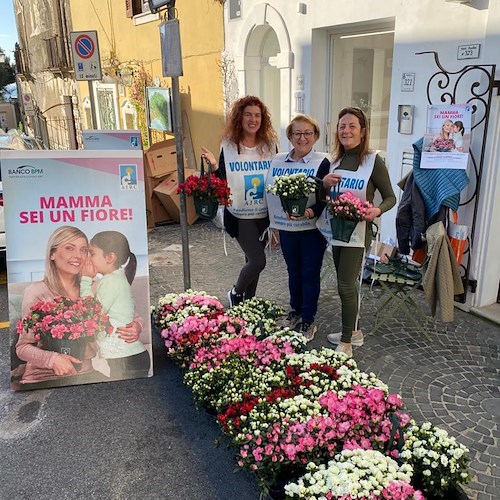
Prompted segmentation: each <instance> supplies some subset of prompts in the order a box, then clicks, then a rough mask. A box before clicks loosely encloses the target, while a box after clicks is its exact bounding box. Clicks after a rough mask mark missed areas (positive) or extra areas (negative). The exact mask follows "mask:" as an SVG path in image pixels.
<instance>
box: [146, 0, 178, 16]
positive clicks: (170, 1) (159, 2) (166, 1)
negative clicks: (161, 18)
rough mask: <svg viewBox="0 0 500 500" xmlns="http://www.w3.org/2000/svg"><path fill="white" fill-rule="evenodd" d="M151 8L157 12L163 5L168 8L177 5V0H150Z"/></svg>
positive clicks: (153, 11) (154, 12)
mask: <svg viewBox="0 0 500 500" xmlns="http://www.w3.org/2000/svg"><path fill="white" fill-rule="evenodd" d="M148 3H149V10H151V12H152V13H153V14H156V13H157V12H158V11H159V10H160V9H161V8H162V7H165V8H166V9H167V8H168V7H173V6H174V5H175V0H148Z"/></svg>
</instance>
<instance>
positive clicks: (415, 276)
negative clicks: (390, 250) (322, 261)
mask: <svg viewBox="0 0 500 500" xmlns="http://www.w3.org/2000/svg"><path fill="white" fill-rule="evenodd" d="M424 264H425V262H424V263H423V264H422V265H419V266H417V265H412V264H408V263H407V262H406V261H404V260H401V259H400V260H394V259H393V260H390V261H389V262H388V263H375V264H373V265H372V266H370V267H369V269H370V270H371V271H372V275H371V279H372V280H373V282H374V281H375V280H376V281H377V282H378V283H380V285H381V287H382V290H383V292H384V293H385V295H386V296H387V298H386V300H385V302H384V303H383V304H382V305H381V306H380V307H379V308H378V310H377V313H376V317H375V327H374V328H373V330H372V332H373V333H375V332H376V331H377V330H378V329H379V328H380V327H381V326H382V325H384V324H385V323H387V322H388V321H389V320H390V319H391V318H393V317H394V316H395V315H396V314H397V313H398V312H400V311H401V312H402V313H404V314H405V315H406V317H407V318H408V319H409V320H410V322H411V323H412V324H413V325H414V326H415V327H416V328H417V330H419V331H421V332H422V333H423V334H424V335H425V337H426V338H427V339H428V340H431V338H430V336H429V333H428V328H427V323H428V321H429V319H430V318H429V317H428V315H427V314H426V313H425V312H424V311H423V310H422V308H421V307H420V305H419V303H418V301H416V300H415V298H414V296H415V293H416V292H417V290H418V289H419V287H420V285H421V284H422V281H423V278H424V272H423V269H425V267H424Z"/></svg>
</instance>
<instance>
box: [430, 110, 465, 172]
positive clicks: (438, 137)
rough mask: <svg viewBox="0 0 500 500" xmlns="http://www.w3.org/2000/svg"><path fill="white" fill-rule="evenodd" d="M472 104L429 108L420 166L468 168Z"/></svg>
mask: <svg viewBox="0 0 500 500" xmlns="http://www.w3.org/2000/svg"><path fill="white" fill-rule="evenodd" d="M471 115H472V106H471V105H470V104H441V105H431V106H429V107H428V109H427V127H426V131H425V136H424V146H423V152H422V161H421V163H420V167H421V168H452V169H460V170H465V169H466V168H467V163H468V160H469V148H470V142H471Z"/></svg>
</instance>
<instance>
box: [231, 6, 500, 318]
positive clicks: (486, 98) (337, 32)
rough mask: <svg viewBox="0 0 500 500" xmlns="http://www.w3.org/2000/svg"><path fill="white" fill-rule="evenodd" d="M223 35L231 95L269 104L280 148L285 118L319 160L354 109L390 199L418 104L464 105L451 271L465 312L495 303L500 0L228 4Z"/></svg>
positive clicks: (387, 225)
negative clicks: (457, 259) (462, 247)
mask: <svg viewBox="0 0 500 500" xmlns="http://www.w3.org/2000/svg"><path fill="white" fill-rule="evenodd" d="M225 37H226V53H227V57H228V58H230V59H232V60H234V64H235V69H236V75H237V87H238V92H239V94H240V95H244V94H257V95H259V96H260V97H262V98H263V99H264V100H265V102H266V103H267V104H268V105H269V107H270V109H271V111H272V116H273V123H274V124H275V126H276V128H279V129H280V131H281V150H283V151H285V150H287V149H288V147H289V144H288V141H287V140H286V136H285V133H284V132H285V127H286V125H287V124H288V122H289V120H290V118H292V117H293V116H294V115H295V114H297V113H301V112H305V113H308V114H311V115H312V116H314V117H315V118H316V119H317V120H318V121H319V122H320V124H321V127H322V137H321V139H320V141H319V142H318V144H317V149H318V150H324V151H329V150H330V145H331V143H332V137H333V134H335V127H336V117H337V115H338V112H339V111H340V109H342V108H343V107H345V106H357V107H360V108H362V109H363V110H364V111H366V112H367V114H368V116H369V119H370V127H371V146H372V148H373V149H377V150H381V151H384V152H385V156H386V159H387V163H388V167H389V171H390V175H391V178H392V180H393V185H394V186H395V191H396V192H397V194H400V193H401V191H399V190H398V188H397V187H396V183H397V182H398V181H399V180H400V179H401V178H402V177H403V176H404V175H405V174H406V173H408V172H409V170H411V163H412V144H413V143H414V142H415V141H416V140H418V139H419V138H420V137H422V136H423V135H424V132H425V129H426V116H427V108H428V105H429V104H440V103H441V104H442V103H455V104H466V103H470V104H471V105H472V106H473V110H474V111H473V114H472V143H471V149H470V151H471V153H470V159H469V164H468V167H467V174H468V176H469V179H470V182H469V185H468V186H467V188H465V189H464V190H463V191H462V193H461V206H460V208H459V211H458V213H459V222H460V223H461V224H465V225H468V226H469V231H470V233H472V234H470V237H469V240H470V241H469V251H468V252H467V254H466V256H465V258H464V260H463V262H462V273H463V275H464V282H465V284H466V288H467V293H466V296H465V297H463V301H464V302H465V304H466V306H465V307H467V308H476V309H480V308H482V307H484V306H488V305H489V304H494V303H496V302H497V300H498V294H499V278H500V259H498V256H497V250H496V249H497V248H498V246H499V245H500V235H499V233H498V231H497V230H496V229H495V228H496V227H498V224H499V223H500V201H499V198H500V197H499V196H498V194H500V175H499V174H498V168H496V167H495V165H498V163H499V161H500V148H499V139H500V106H499V97H498V80H499V78H500V76H499V70H497V69H496V68H497V67H498V66H499V64H500V53H499V52H498V47H499V46H500V0H490V1H489V2H488V1H483V0H469V1H467V0H462V1H457V0H454V1H453V0H421V1H419V2H415V1H413V0H384V1H383V2H382V1H373V0H359V1H357V2H355V3H353V2H350V1H348V0H336V1H335V2H307V1H304V2H301V1H299V2H293V4H291V3H290V2H289V1H288V0H269V1H267V2H253V1H250V0H227V2H226V4H225ZM405 113H406V114H405ZM408 118H411V120H409V119H408ZM395 217H396V209H395V208H394V209H393V210H391V211H390V212H388V213H387V214H384V217H383V222H382V239H386V238H388V237H392V238H395Z"/></svg>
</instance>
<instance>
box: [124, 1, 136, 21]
mask: <svg viewBox="0 0 500 500" xmlns="http://www.w3.org/2000/svg"><path fill="white" fill-rule="evenodd" d="M125 10H126V12H127V17H134V10H133V7H132V0H125Z"/></svg>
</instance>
